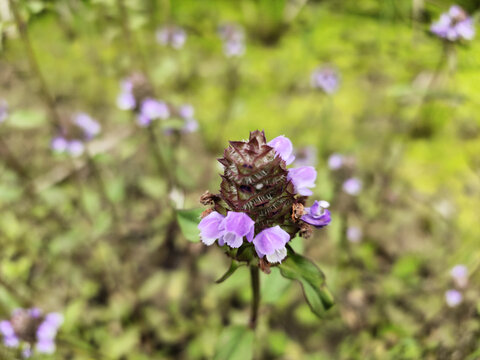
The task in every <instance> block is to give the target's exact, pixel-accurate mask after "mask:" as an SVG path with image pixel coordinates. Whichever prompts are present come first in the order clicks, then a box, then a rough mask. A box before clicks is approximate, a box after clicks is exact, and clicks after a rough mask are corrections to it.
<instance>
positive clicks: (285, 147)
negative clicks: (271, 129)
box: [267, 135, 295, 165]
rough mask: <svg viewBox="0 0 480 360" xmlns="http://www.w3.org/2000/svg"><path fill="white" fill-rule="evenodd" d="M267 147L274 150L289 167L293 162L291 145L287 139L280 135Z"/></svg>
mask: <svg viewBox="0 0 480 360" xmlns="http://www.w3.org/2000/svg"><path fill="white" fill-rule="evenodd" d="M267 145H268V146H271V147H272V148H273V149H274V150H275V152H276V153H277V155H278V156H280V157H281V158H282V160H283V161H285V164H287V165H290V164H291V163H292V162H293V161H294V160H295V156H294V155H293V154H292V153H293V145H292V142H291V141H290V139H289V138H287V137H285V136H283V135H280V136H277V137H276V138H275V139H272V140H271V141H269V142H268V143H267Z"/></svg>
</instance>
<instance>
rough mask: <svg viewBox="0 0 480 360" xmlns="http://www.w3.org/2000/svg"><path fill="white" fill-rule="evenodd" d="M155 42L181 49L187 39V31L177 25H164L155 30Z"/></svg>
mask: <svg viewBox="0 0 480 360" xmlns="http://www.w3.org/2000/svg"><path fill="white" fill-rule="evenodd" d="M155 36H156V38H157V42H158V43H159V44H161V45H165V46H167V45H169V46H171V47H172V48H174V49H177V50H178V49H181V48H182V47H183V45H184V44H185V42H186V41H187V33H186V32H185V30H183V29H182V28H181V27H179V26H164V27H163V28H160V29H158V30H157V32H156V35H155Z"/></svg>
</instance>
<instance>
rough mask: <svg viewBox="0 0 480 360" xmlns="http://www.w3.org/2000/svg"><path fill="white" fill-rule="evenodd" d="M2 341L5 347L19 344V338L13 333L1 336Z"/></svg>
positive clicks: (14, 346)
mask: <svg viewBox="0 0 480 360" xmlns="http://www.w3.org/2000/svg"><path fill="white" fill-rule="evenodd" d="M3 343H4V344H5V346H7V347H13V348H16V347H18V345H20V340H19V339H18V337H16V336H15V335H12V336H6V337H4V338H3Z"/></svg>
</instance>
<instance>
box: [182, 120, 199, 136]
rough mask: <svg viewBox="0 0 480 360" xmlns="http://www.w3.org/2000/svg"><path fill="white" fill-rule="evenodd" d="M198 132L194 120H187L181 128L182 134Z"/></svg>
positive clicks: (196, 123)
mask: <svg viewBox="0 0 480 360" xmlns="http://www.w3.org/2000/svg"><path fill="white" fill-rule="evenodd" d="M197 130H198V122H197V120H195V119H187V120H185V123H184V124H183V127H182V132H183V133H187V134H188V133H193V132H195V131H197Z"/></svg>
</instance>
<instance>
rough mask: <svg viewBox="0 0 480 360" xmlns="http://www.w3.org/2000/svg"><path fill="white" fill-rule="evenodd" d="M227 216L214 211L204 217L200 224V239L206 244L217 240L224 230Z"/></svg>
mask: <svg viewBox="0 0 480 360" xmlns="http://www.w3.org/2000/svg"><path fill="white" fill-rule="evenodd" d="M224 219H225V216H223V215H222V214H220V213H218V212H216V211H214V212H212V213H210V214H209V215H208V216H206V217H204V218H203V219H202V221H200V223H199V224H198V229H199V230H200V239H201V240H202V242H203V243H204V244H205V245H208V246H210V245H212V244H213V243H214V242H215V240H217V239H219V238H220V237H221V236H222V235H223V232H224V229H223V220H224Z"/></svg>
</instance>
